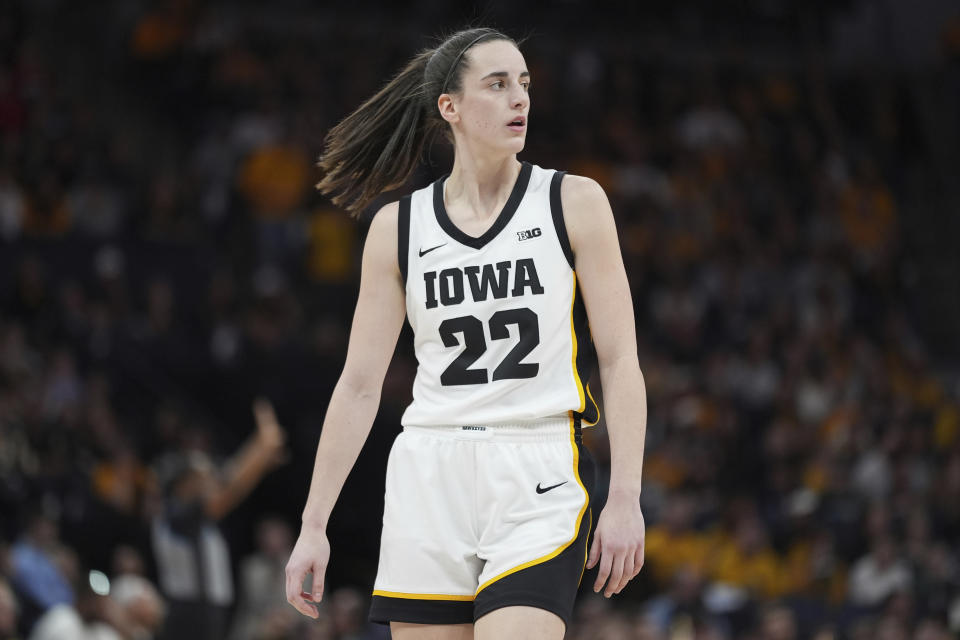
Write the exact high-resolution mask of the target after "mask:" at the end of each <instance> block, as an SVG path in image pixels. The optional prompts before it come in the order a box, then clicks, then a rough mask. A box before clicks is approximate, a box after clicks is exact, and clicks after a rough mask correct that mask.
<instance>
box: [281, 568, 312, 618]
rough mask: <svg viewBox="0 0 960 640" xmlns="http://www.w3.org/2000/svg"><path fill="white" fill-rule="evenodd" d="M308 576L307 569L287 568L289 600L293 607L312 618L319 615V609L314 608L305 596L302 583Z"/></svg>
mask: <svg viewBox="0 0 960 640" xmlns="http://www.w3.org/2000/svg"><path fill="white" fill-rule="evenodd" d="M306 577H307V570H306V569H299V570H298V569H291V568H290V567H288V568H287V602H289V603H290V604H291V605H293V608H294V609H296V610H297V611H299V612H300V613H302V614H303V615H305V616H309V617H311V618H316V617H317V610H316V609H314V608H313V607H312V606H311V605H310V604H309V603H308V602H307V601H306V600H304V598H303V595H302V594H303V592H302V590H301V589H302V585H303V581H304V580H305V579H306Z"/></svg>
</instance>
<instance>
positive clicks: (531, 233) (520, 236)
mask: <svg viewBox="0 0 960 640" xmlns="http://www.w3.org/2000/svg"><path fill="white" fill-rule="evenodd" d="M542 235H543V232H542V231H540V227H534V228H533V229H527V230H526V231H517V240H521V241H522V240H529V239H530V238H539V237H540V236H542Z"/></svg>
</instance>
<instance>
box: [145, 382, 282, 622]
mask: <svg viewBox="0 0 960 640" xmlns="http://www.w3.org/2000/svg"><path fill="white" fill-rule="evenodd" d="M254 414H255V416H256V422H257V431H256V434H255V435H254V436H253V437H251V438H250V439H249V440H248V441H247V443H246V444H245V445H244V446H243V447H242V448H241V449H240V451H239V452H238V453H237V454H235V456H234V457H233V459H232V460H230V462H229V463H228V464H227V465H226V466H225V467H224V469H223V470H222V471H221V470H220V469H218V468H217V467H216V466H215V465H214V463H213V462H212V461H211V460H210V458H209V457H208V456H207V455H206V454H204V453H202V452H200V451H195V450H194V451H185V452H181V453H177V454H173V455H172V456H171V457H168V458H166V459H164V460H162V461H161V464H160V468H159V470H158V474H159V476H160V483H161V486H162V489H163V497H162V501H163V503H162V506H161V507H160V509H159V513H157V514H156V516H155V517H154V519H153V523H152V527H151V528H152V538H153V548H154V555H155V558H156V563H157V568H158V570H159V576H160V585H161V587H162V589H163V593H164V595H165V596H166V597H167V598H168V600H169V605H170V606H169V613H168V616H167V620H166V624H165V625H164V630H163V634H162V636H161V637H162V638H164V639H166V640H183V639H184V638H190V639H191V640H222V639H223V638H224V637H225V635H226V631H227V622H228V614H229V608H230V605H231V604H233V576H232V572H231V569H230V553H229V550H228V548H227V543H226V540H225V539H224V537H223V535H222V534H221V533H220V530H219V528H218V527H217V522H218V521H220V520H221V519H222V518H223V517H224V516H226V515H227V514H228V513H230V511H232V510H233V509H234V508H235V507H236V506H237V505H238V504H239V503H240V502H241V501H242V500H243V499H244V498H245V497H246V496H247V495H248V494H249V493H250V491H252V490H253V489H254V487H256V486H257V484H258V483H259V482H260V480H261V479H262V478H263V476H264V475H266V474H267V473H268V472H269V471H270V470H272V469H273V468H274V467H276V466H277V465H279V464H281V463H282V461H283V457H284V441H285V438H286V435H285V433H284V431H283V430H282V429H281V428H280V425H279V424H278V423H277V419H276V416H275V415H274V412H273V408H272V407H271V406H270V404H269V403H268V402H266V401H265V400H258V401H257V402H256V403H255V405H254Z"/></svg>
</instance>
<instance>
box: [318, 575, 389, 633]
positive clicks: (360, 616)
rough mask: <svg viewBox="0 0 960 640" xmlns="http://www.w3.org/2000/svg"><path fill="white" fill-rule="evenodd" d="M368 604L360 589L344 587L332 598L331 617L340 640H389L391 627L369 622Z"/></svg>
mask: <svg viewBox="0 0 960 640" xmlns="http://www.w3.org/2000/svg"><path fill="white" fill-rule="evenodd" d="M367 609H368V604H367V601H366V598H364V597H363V595H361V593H360V591H359V590H358V589H355V588H353V587H342V588H340V589H337V590H336V591H334V592H333V595H332V596H331V598H330V615H331V617H332V618H333V627H334V629H335V631H336V634H337V638H339V639H340V640H388V639H389V638H390V629H389V627H386V626H383V625H375V624H371V623H370V622H368V621H367Z"/></svg>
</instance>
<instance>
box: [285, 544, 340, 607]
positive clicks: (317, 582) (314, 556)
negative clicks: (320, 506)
mask: <svg viewBox="0 0 960 640" xmlns="http://www.w3.org/2000/svg"><path fill="white" fill-rule="evenodd" d="M329 562H330V542H329V541H328V540H327V534H326V532H325V531H323V530H322V529H311V528H307V527H306V526H304V527H303V528H302V529H301V530H300V537H299V538H298V539H297V544H296V545H295V546H294V547H293V553H291V554H290V560H289V561H288V562H287V602H289V603H290V604H292V605H293V608H294V609H296V610H297V611H299V612H300V613H302V614H303V615H305V616H308V617H310V618H317V616H318V615H319V614H318V613H317V610H316V608H315V607H314V606H313V605H312V604H311V603H313V604H316V603H319V602H320V600H321V599H322V598H323V579H324V574H326V571H327V564H328V563H329ZM307 574H313V590H312V591H311V592H310V593H305V592H303V591H301V589H302V588H303V581H304V580H305V579H306V577H307Z"/></svg>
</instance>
